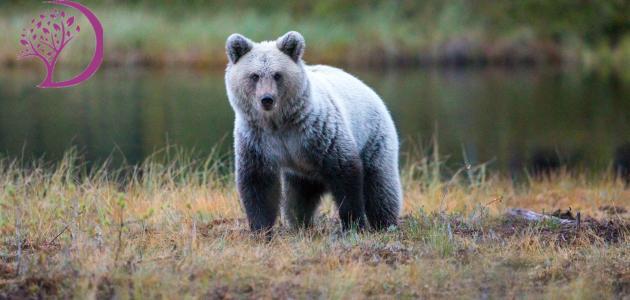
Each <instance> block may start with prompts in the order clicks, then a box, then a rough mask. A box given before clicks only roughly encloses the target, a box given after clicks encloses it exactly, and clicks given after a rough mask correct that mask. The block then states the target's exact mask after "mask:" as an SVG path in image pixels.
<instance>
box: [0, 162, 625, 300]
mask: <svg viewBox="0 0 630 300" xmlns="http://www.w3.org/2000/svg"><path fill="white" fill-rule="evenodd" d="M73 161H75V160H74V156H73V155H72V154H70V155H69V156H68V158H67V159H65V160H64V161H63V162H62V163H59V164H58V165H56V166H54V167H52V166H49V167H45V166H30V167H29V166H21V165H18V164H16V163H11V162H10V161H6V160H5V161H3V162H2V163H0V169H1V171H0V207H1V209H0V237H1V243H2V247H0V298H5V297H9V298H11V297H33V298H37V297H46V296H54V297H59V298H66V297H76V298H111V297H113V296H116V297H117V298H122V299H127V298H149V299H151V298H166V299H181V298H259V297H262V298H288V297H294V298H364V297H376V298H381V297H385V298H398V297H403V298H415V297H421V298H439V297H445V298H485V297H491V298H497V297H501V298H504V297H505V298H514V297H519V298H520V297H524V298H540V297H546V298H553V299H555V298H560V299H562V298H614V297H619V298H621V297H624V296H625V297H628V295H629V294H630V257H629V255H628V253H630V237H629V236H628V227H627V224H628V223H627V221H628V214H627V213H613V214H606V213H605V212H603V211H601V210H600V207H603V206H611V207H620V208H626V209H627V208H628V207H629V206H630V190H628V189H626V188H624V186H623V185H622V184H620V183H618V182H615V181H614V180H612V179H610V178H608V179H585V178H580V177H579V176H572V175H568V174H565V175H559V176H557V177H555V178H553V179H550V180H546V181H531V182H526V183H523V184H522V185H515V184H514V183H513V182H511V181H509V180H505V179H502V178H500V177H498V176H497V177H493V176H489V177H488V176H486V174H485V172H484V171H483V169H482V168H471V169H469V170H463V172H460V173H459V174H457V175H456V176H453V177H452V179H450V180H442V179H440V176H438V175H437V174H439V169H437V166H436V165H434V164H433V163H431V162H430V161H431V160H423V159H418V160H415V161H417V162H418V163H417V164H413V163H409V164H407V166H406V167H405V168H404V170H403V176H404V180H405V206H404V214H403V215H404V216H403V218H402V222H401V225H400V228H398V229H392V230H390V231H388V232H382V233H374V232H365V233H357V232H345V233H344V232H341V231H340V230H339V224H338V222H337V219H336V217H335V210H334V207H333V205H332V204H331V201H330V200H327V201H325V204H324V205H323V207H322V208H321V211H320V212H321V213H320V215H319V216H318V219H317V222H316V226H315V227H314V228H312V229H309V230H306V231H301V232H294V231H290V230H288V229H286V228H284V227H283V226H281V225H280V226H278V227H277V228H276V233H275V235H274V237H273V238H272V240H271V241H270V242H267V241H265V240H264V239H261V238H259V237H256V236H253V235H252V234H250V233H249V232H248V231H247V223H246V221H245V219H244V218H243V217H244V215H243V213H242V212H241V209H240V206H239V203H238V199H237V196H236V194H235V191H234V188H233V185H232V183H231V182H232V180H231V179H230V176H229V175H228V176H227V177H220V176H219V175H218V174H221V173H222V172H220V171H219V170H220V169H222V168H223V169H225V166H223V165H222V164H221V162H218V161H215V160H208V161H207V162H194V161H192V160H186V159H181V158H177V159H174V160H172V161H175V162H173V163H170V164H166V165H165V164H161V163H159V162H158V160H155V161H152V162H147V163H145V164H144V165H143V166H141V167H139V168H137V169H133V170H122V169H121V170H119V171H106V169H105V168H103V169H102V170H97V171H93V172H91V173H87V174H86V173H85V172H84V171H82V170H83V169H84V168H82V167H80V166H75V165H73ZM123 173H126V174H125V175H123ZM463 174H467V175H463ZM468 175H470V176H468ZM124 178H127V180H124ZM129 178H131V179H129ZM509 207H524V208H528V209H531V210H535V211H543V210H544V211H552V210H555V209H567V208H568V207H571V208H572V210H573V212H576V211H580V212H581V213H582V216H587V215H588V216H593V217H596V218H598V219H600V220H601V219H607V220H611V221H612V222H613V223H612V225H611V224H606V223H601V225H602V227H601V228H600V227H592V228H590V227H588V226H584V227H583V228H582V229H581V230H580V231H577V230H575V229H571V228H569V229H567V228H564V227H562V226H560V225H559V224H555V223H554V222H543V223H533V224H524V223H522V222H517V221H509V220H506V219H505V218H504V217H503V211H504V210H505V209H506V208H509ZM597 224H600V223H597ZM624 224H625V225H624ZM624 226H625V227H624Z"/></svg>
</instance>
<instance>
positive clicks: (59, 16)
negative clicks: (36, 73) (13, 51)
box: [18, 0, 103, 88]
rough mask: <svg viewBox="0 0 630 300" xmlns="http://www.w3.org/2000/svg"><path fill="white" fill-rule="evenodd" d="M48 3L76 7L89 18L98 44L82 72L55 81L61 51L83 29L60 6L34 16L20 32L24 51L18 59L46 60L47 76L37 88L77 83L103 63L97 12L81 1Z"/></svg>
mask: <svg viewBox="0 0 630 300" xmlns="http://www.w3.org/2000/svg"><path fill="white" fill-rule="evenodd" d="M49 3H52V4H59V5H64V6H68V7H72V8H75V9H77V10H78V11H79V12H81V13H82V14H83V15H84V16H85V17H86V18H87V20H88V22H89V23H90V25H91V26H92V28H93V29H94V34H95V37H96V47H95V51H94V56H93V58H92V61H91V62H90V64H89V65H88V67H87V68H86V69H85V70H84V71H83V72H82V73H81V74H79V75H77V76H75V77H74V78H72V79H70V80H66V81H62V82H55V81H54V80H53V75H54V73H55V67H56V66H57V62H58V60H59V56H60V54H61V53H62V51H63V50H64V49H66V46H68V44H69V43H70V42H71V41H72V40H73V39H74V37H75V36H76V35H77V34H79V33H80V32H81V27H80V26H79V24H77V21H76V19H75V17H74V16H71V15H69V14H66V12H64V11H61V10H57V9H52V10H50V11H48V12H46V13H43V14H40V15H39V16H37V17H35V18H33V19H32V20H31V24H30V28H25V29H24V30H23V31H22V34H21V35H20V44H21V46H22V51H21V52H20V54H19V55H18V58H20V59H22V58H28V57H36V58H38V59H39V60H41V61H42V62H43V63H44V65H45V67H46V77H45V78H44V81H42V82H41V83H40V84H39V85H38V87H40V88H62V87H69V86H74V85H77V84H79V83H81V82H83V81H85V80H87V79H89V78H90V77H91V76H92V75H94V73H96V71H97V70H98V68H99V67H100V65H101V63H102V62H103V27H102V25H101V23H100V21H99V20H98V18H96V15H94V13H92V12H91V11H90V10H89V9H88V8H87V7H85V6H83V5H81V4H79V3H76V2H73V1H69V0H56V1H50V2H49Z"/></svg>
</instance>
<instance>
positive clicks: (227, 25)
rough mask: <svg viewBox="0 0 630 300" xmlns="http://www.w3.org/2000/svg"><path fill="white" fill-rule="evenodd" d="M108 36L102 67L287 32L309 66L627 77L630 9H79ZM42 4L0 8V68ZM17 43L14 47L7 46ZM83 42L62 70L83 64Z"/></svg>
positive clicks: (210, 53) (213, 62)
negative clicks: (538, 66)
mask: <svg viewBox="0 0 630 300" xmlns="http://www.w3.org/2000/svg"><path fill="white" fill-rule="evenodd" d="M83 2H84V3H86V4H88V5H90V6H91V7H93V9H94V10H95V11H96V13H97V14H98V15H99V16H100V18H101V19H102V21H103V23H104V26H105V28H106V37H107V39H106V43H107V50H108V51H107V57H106V61H107V63H108V64H125V65H127V64H143V65H165V64H167V65H168V64H184V65H189V66H201V67H203V66H212V67H217V68H219V67H223V65H224V63H225V58H224V54H223V47H224V41H225V38H226V37H227V36H228V35H229V34H230V33H233V32H240V33H243V34H245V35H247V36H249V37H251V38H253V39H254V40H264V39H273V38H275V37H277V36H279V35H281V34H283V33H284V32H286V31H288V30H298V31H301V32H302V33H304V35H305V36H306V38H307V45H308V51H307V56H306V58H307V60H310V61H313V62H317V63H332V64H344V65H355V66H383V65H401V64H404V65H410V64H447V65H452V64H476V65H485V64H521V63H525V64H531V63H560V62H564V63H571V64H574V63H580V64H584V65H586V66H594V67H613V68H618V69H619V70H623V69H624V68H626V69H627V67H628V65H629V61H630V34H629V32H628V28H629V26H630V25H629V24H630V20H629V19H628V18H629V17H628V14H627V11H630V4H628V3H629V2H628V1H623V0H602V1H571V0H561V1H544V0H526V1H463V0H449V1H438V0H428V1H358V0H345V1H332V0H324V1H306V0H303V1H292V2H290V3H288V4H287V3H286V2H284V1H242V0H241V1H229V2H227V3H226V2H223V1H192V2H189V1H166V0H161V1H116V0H113V1H107V2H105V3H103V2H102V1H83ZM41 8H42V6H41V5H37V6H36V4H35V3H34V4H28V5H27V4H23V3H20V4H19V5H18V1H8V2H5V3H4V4H3V5H0V11H1V12H0V32H3V35H2V37H1V40H0V61H3V62H4V64H10V65H11V64H14V63H15V53H17V48H18V43H17V37H18V36H19V32H20V30H21V29H22V27H23V26H24V25H25V24H24V22H27V21H28V20H29V18H30V17H31V15H32V14H33V11H34V10H35V11H37V9H41ZM14 40H15V43H13V42H12V41H14ZM90 43H91V41H90V39H78V40H77V42H76V44H75V45H73V46H72V47H70V50H68V51H67V53H65V58H64V59H63V61H64V62H65V63H70V64H73V63H75V64H79V65H82V64H83V63H84V62H85V60H86V59H88V58H89V55H90V51H89V49H90Z"/></svg>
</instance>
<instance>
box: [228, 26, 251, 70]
mask: <svg viewBox="0 0 630 300" xmlns="http://www.w3.org/2000/svg"><path fill="white" fill-rule="evenodd" d="M253 47H254V43H253V42H252V41H250V40H249V39H248V38H246V37H244V36H242V35H240V34H238V33H233V34H232V35H230V36H229V37H228V39H227V41H226V42H225V51H226V52H227V56H228V58H229V59H230V62H231V63H233V64H235V63H236V62H237V61H238V60H239V59H240V58H241V57H243V55H245V54H247V52H249V51H250V50H252V48H253Z"/></svg>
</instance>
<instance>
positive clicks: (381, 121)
mask: <svg viewBox="0 0 630 300" xmlns="http://www.w3.org/2000/svg"><path fill="white" fill-rule="evenodd" d="M306 70H307V73H308V76H309V80H310V81H311V84H313V91H314V95H313V97H319V98H320V99H318V100H320V101H321V100H322V99H323V98H328V99H330V100H332V101H334V103H335V106H337V107H338V108H339V110H340V111H341V114H342V116H343V117H344V121H345V122H346V123H347V124H348V126H349V127H350V130H352V135H353V136H354V138H355V142H356V143H357V145H358V146H359V148H360V149H361V148H363V145H365V143H366V142H367V140H368V139H369V138H372V137H374V136H375V134H379V133H383V134H385V135H386V136H390V137H393V138H394V139H396V140H397V138H396V131H395V129H394V124H393V121H392V119H391V117H390V115H389V112H388V111H387V108H386V107H385V104H384V103H383V101H382V100H381V98H380V97H379V96H378V95H377V94H376V93H375V92H374V91H373V90H372V89H371V88H370V87H368V86H367V85H366V84H365V83H363V82H362V81H361V80H359V79H358V78H356V77H354V76H352V75H351V74H348V73H347V72H345V71H343V70H341V69H338V68H335V67H330V66H325V65H314V66H307V67H306Z"/></svg>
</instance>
